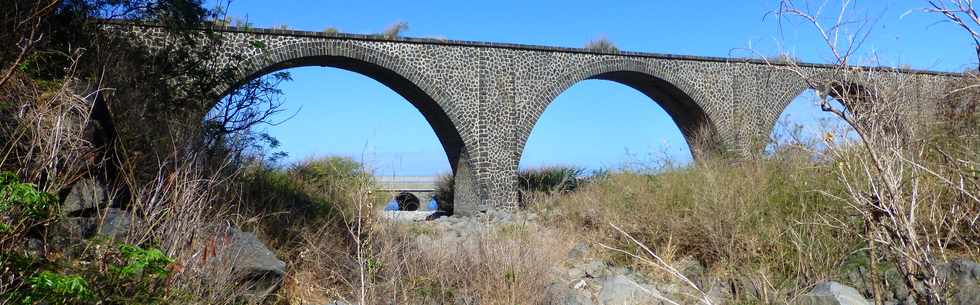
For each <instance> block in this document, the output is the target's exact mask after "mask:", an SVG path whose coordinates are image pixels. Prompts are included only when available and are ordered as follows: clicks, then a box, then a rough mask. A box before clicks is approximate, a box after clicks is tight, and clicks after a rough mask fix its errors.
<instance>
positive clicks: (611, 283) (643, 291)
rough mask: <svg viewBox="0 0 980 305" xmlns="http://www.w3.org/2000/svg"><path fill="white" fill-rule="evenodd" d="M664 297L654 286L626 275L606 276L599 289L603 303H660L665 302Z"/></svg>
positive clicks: (616, 304) (611, 304) (649, 304)
mask: <svg viewBox="0 0 980 305" xmlns="http://www.w3.org/2000/svg"><path fill="white" fill-rule="evenodd" d="M662 298H663V295H662V294H661V293H660V291H658V290H657V289H656V288H654V287H653V286H650V285H644V284H640V283H637V282H636V281H634V280H633V279H632V278H630V277H628V276H626V275H616V276H613V277H609V278H606V280H605V281H603V282H602V289H601V290H599V304H602V305H658V304H664V302H663V300H662Z"/></svg>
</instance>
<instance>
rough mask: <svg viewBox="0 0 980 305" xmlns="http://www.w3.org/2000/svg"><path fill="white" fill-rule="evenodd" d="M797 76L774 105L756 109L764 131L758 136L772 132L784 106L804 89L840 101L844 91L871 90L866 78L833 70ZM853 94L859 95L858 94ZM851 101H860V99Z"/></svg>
mask: <svg viewBox="0 0 980 305" xmlns="http://www.w3.org/2000/svg"><path fill="white" fill-rule="evenodd" d="M794 75H795V74H794ZM797 77H798V78H796V80H795V81H794V82H793V83H792V85H791V86H788V87H787V88H786V90H785V91H783V92H782V94H781V95H780V96H779V97H778V98H777V99H776V105H773V106H775V107H773V108H772V109H768V110H766V109H759V111H757V113H758V114H759V115H761V116H762V117H761V118H760V119H759V120H757V122H759V124H761V126H759V130H760V131H762V132H764V133H765V135H761V134H760V135H759V136H768V135H770V134H772V133H773V130H774V129H775V128H776V123H777V121H778V120H779V116H780V115H782V114H783V112H785V111H786V108H787V107H789V105H790V104H791V103H792V102H793V101H794V100H796V98H797V97H799V96H800V95H802V94H803V92H805V91H806V90H810V89H812V90H816V91H817V92H819V93H821V94H828V95H829V96H830V97H831V98H834V99H837V100H838V101H841V98H840V94H842V93H845V92H846V93H847V94H848V95H851V94H854V93H855V92H866V91H867V90H873V89H870V88H871V87H870V86H868V85H867V81H866V80H860V79H858V80H853V79H846V78H844V77H842V76H841V75H840V73H839V72H835V71H831V72H822V73H817V74H814V75H812V76H808V78H809V81H808V80H807V79H803V78H799V76H798V75H797ZM871 94H873V93H871ZM855 95H857V96H860V94H855ZM852 102H860V100H858V101H852ZM841 105H843V106H844V107H846V108H848V109H847V110H849V111H850V110H852V109H851V107H850V105H849V103H845V102H843V101H841ZM814 107H816V106H814ZM759 149H761V147H759Z"/></svg>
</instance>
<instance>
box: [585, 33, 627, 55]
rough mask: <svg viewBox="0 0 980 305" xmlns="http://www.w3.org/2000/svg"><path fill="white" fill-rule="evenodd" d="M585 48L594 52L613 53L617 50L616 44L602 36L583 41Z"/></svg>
mask: <svg viewBox="0 0 980 305" xmlns="http://www.w3.org/2000/svg"><path fill="white" fill-rule="evenodd" d="M585 49H587V50H590V51H596V52H604V53H615V52H619V48H617V47H616V44H615V43H613V42H612V40H609V38H607V37H605V36H602V37H599V38H596V39H593V40H590V41H589V42H587V43H585Z"/></svg>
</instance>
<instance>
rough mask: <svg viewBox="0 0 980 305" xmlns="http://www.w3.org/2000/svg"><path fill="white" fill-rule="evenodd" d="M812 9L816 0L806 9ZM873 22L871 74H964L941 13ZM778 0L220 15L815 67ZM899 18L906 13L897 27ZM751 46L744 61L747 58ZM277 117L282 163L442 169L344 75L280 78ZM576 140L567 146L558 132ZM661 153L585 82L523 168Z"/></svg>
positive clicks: (554, 107) (963, 54) (539, 135)
mask: <svg viewBox="0 0 980 305" xmlns="http://www.w3.org/2000/svg"><path fill="white" fill-rule="evenodd" d="M817 2H819V1H817ZM858 4H859V6H860V7H863V8H869V7H871V6H874V7H873V8H872V10H871V12H872V13H873V15H872V17H874V18H876V19H877V20H878V21H877V23H876V25H875V28H874V30H873V36H872V37H871V39H870V40H869V41H868V42H867V43H866V44H865V45H864V48H863V49H862V51H864V53H865V54H868V53H869V52H875V53H877V54H878V57H879V58H880V61H881V63H882V64H886V65H899V64H905V65H909V66H911V67H913V68H919V69H931V70H944V71H961V70H963V69H965V68H968V67H975V61H976V58H975V57H974V56H975V55H974V53H973V49H972V46H971V44H970V43H971V42H970V41H969V40H968V39H967V37H966V36H965V35H964V34H963V33H961V32H960V30H959V29H957V28H955V27H954V26H953V25H951V24H948V23H939V24H937V23H936V22H937V21H939V20H940V18H939V17H938V16H935V15H929V14H926V13H921V12H918V11H915V12H911V13H909V14H905V13H906V12H908V11H909V10H914V9H916V8H921V7H924V6H925V5H926V3H925V1H924V0H922V1H918V0H905V1H877V0H876V1H868V0H866V1H858ZM776 5H777V1H776V0H739V1H733V0H723V1H653V0H645V1H639V0H638V1H569V0H566V1H517V0H498V1H459V0H456V1H442V0H440V1H369V0H360V1H322V0H320V1H314V0H302V1H300V0H279V1H259V0H238V1H235V2H233V3H232V4H231V8H230V10H229V12H230V14H231V15H234V16H241V17H247V19H248V20H249V21H250V22H252V23H253V24H254V25H255V26H257V27H273V26H277V25H281V24H286V25H288V26H289V27H290V28H291V29H298V30H311V31H320V30H323V29H324V28H326V27H335V28H337V29H339V30H340V31H341V32H347V33H377V32H380V31H382V30H383V29H384V28H385V27H386V26H388V25H389V24H391V23H393V22H396V21H405V22H407V23H408V24H409V29H408V31H407V32H405V33H404V35H405V36H410V37H442V38H449V39H460V40H478V41H495V42H512V43H524V44H539V45H551V46H567V47H581V46H583V45H584V44H585V43H586V42H587V41H589V40H592V39H594V38H596V37H600V36H605V37H607V38H609V39H610V40H611V41H613V42H614V43H615V44H616V45H617V46H618V47H619V48H620V49H622V50H629V51H647V52H658V53H674V54H688V55H704V56H723V57H724V56H749V55H752V53H753V52H755V53H757V54H760V55H774V54H778V53H780V51H781V50H783V51H786V52H789V53H791V54H793V55H794V56H796V57H797V58H800V59H802V60H804V61H809V62H826V61H827V58H828V57H827V56H828V54H827V53H826V52H824V51H825V48H824V47H823V46H822V45H820V44H818V43H819V41H817V40H816V36H814V32H813V31H812V30H811V29H810V28H809V27H805V26H803V25H801V24H799V23H785V24H784V26H783V32H782V34H781V35H780V34H779V32H778V31H777V25H776V22H775V19H774V18H773V17H772V16H769V17H767V18H764V17H765V15H766V13H767V12H769V11H771V10H773V9H775V8H776ZM903 15H904V17H903ZM747 49H752V50H754V51H748V50H747ZM290 71H291V72H292V75H293V78H294V81H292V82H288V83H285V84H284V85H283V86H282V89H283V90H284V91H285V99H286V103H285V105H286V107H287V108H289V109H291V110H293V111H296V110H299V112H298V114H297V115H296V116H295V117H294V118H292V119H291V120H289V121H287V122H285V123H283V124H281V125H278V126H270V127H266V128H267V129H268V132H269V133H270V134H271V135H273V136H275V137H277V138H278V139H280V140H281V142H282V145H283V146H282V148H283V150H285V151H286V152H287V153H289V155H290V157H289V158H288V159H287V162H290V161H295V160H301V159H303V158H306V157H309V156H312V155H347V156H352V157H354V158H356V159H359V160H363V161H365V162H366V163H368V164H370V165H371V166H372V167H374V168H375V169H376V170H377V173H378V174H383V175H392V174H394V175H430V174H436V173H440V172H448V171H449V164H448V161H447V160H446V157H445V154H444V153H443V151H442V147H441V146H440V145H439V141H438V140H437V139H436V137H435V134H434V133H433V132H432V130H431V128H430V127H429V126H428V124H427V123H426V122H425V120H424V119H423V117H422V115H421V114H419V112H418V111H417V110H415V108H413V107H412V106H411V105H410V104H409V103H408V102H407V101H405V100H404V99H402V98H401V97H400V96H398V95H397V94H396V93H394V92H393V91H391V90H390V89H388V88H387V87H384V86H383V85H381V84H380V83H377V82H375V81H374V80H372V79H370V78H367V77H364V76H362V75H359V74H356V73H353V72H348V71H344V70H338V69H332V68H321V67H310V68H300V69H293V70H290ZM784 115H788V116H789V117H790V118H792V119H793V120H796V121H798V122H801V123H803V124H805V125H814V124H815V123H814V122H816V120H817V118H818V117H819V116H820V115H822V114H821V113H819V111H816V109H815V107H812V106H811V105H809V104H808V102H807V100H803V99H801V100H800V101H799V102H798V103H794V105H792V106H791V107H790V108H789V109H788V110H787V111H786V112H784ZM569 134H573V135H576V136H575V137H574V138H571V137H568V136H566V135H569ZM662 156H667V157H670V158H674V159H677V160H680V161H681V162H685V161H686V160H689V159H690V153H689V152H688V149H687V147H686V144H685V143H684V140H683V139H682V138H681V136H680V131H679V130H678V129H677V127H676V126H675V125H674V124H673V123H672V122H671V121H670V118H669V117H668V116H667V114H666V113H665V112H664V111H663V110H662V109H660V107H659V106H657V105H656V103H653V102H651V101H650V99H649V98H647V97H646V96H644V95H642V94H640V93H639V92H637V91H635V90H633V89H631V88H629V87H626V86H624V85H620V84H617V83H612V82H607V81H597V80H590V81H583V82H581V83H579V84H577V85H575V86H573V87H572V88H570V89H569V90H568V91H566V92H564V93H563V94H561V95H560V96H559V97H558V98H557V99H556V100H555V101H554V102H553V103H552V104H551V106H549V108H548V109H547V110H546V111H545V113H544V115H543V116H542V118H541V120H540V121H539V122H538V124H537V125H536V126H535V128H534V130H533V131H532V135H531V137H530V139H529V141H528V144H527V147H526V149H525V152H524V157H523V159H522V161H521V166H522V167H532V166H539V165H544V164H571V165H578V166H583V167H587V168H592V169H595V168H602V167H606V168H608V167H618V166H620V165H622V164H624V163H629V162H645V161H650V160H652V159H658V158H661V157H662Z"/></svg>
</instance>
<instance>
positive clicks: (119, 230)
mask: <svg viewBox="0 0 980 305" xmlns="http://www.w3.org/2000/svg"><path fill="white" fill-rule="evenodd" d="M133 220H134V218H133V214H131V213H129V212H127V211H123V210H120V209H108V210H106V213H105V218H102V221H101V223H99V226H98V229H97V230H96V232H95V233H96V234H98V235H102V236H105V237H108V238H110V239H116V238H118V237H121V236H125V235H126V233H128V232H129V229H130V228H132V226H133Z"/></svg>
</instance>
